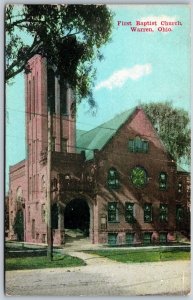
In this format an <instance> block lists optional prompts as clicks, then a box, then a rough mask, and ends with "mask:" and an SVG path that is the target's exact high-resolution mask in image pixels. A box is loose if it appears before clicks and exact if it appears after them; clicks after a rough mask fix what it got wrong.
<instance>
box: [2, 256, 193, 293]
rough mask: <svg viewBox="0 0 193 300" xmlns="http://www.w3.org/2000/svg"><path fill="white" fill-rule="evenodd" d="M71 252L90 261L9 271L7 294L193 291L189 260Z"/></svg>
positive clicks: (7, 275)
mask: <svg viewBox="0 0 193 300" xmlns="http://www.w3.org/2000/svg"><path fill="white" fill-rule="evenodd" d="M70 254H71V255H73V256H76V257H79V258H82V259H84V260H85V262H86V264H87V265H86V266H84V267H73V268H58V269H41V270H28V271H27V270H25V271H8V272H6V292H7V295H25V296H27V295H34V296H42V295H46V296H134V295H186V294H188V293H189V291H190V286H191V284H190V261H169V262H156V263H135V264H123V263H119V262H116V261H111V260H109V259H107V258H103V257H100V256H97V255H92V254H87V253H83V252H76V251H71V252H70Z"/></svg>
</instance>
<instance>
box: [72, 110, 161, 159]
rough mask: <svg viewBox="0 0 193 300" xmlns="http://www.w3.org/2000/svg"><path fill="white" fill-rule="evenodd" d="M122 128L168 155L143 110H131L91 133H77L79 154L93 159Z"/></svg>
mask: <svg viewBox="0 0 193 300" xmlns="http://www.w3.org/2000/svg"><path fill="white" fill-rule="evenodd" d="M121 128H123V130H126V131H127V132H128V131H129V134H131V137H135V136H140V137H142V138H144V139H146V140H148V141H150V142H151V143H152V144H153V145H154V146H155V147H156V148H159V149H162V151H163V152H165V153H167V151H166V149H165V146H164V144H163V143H162V141H161V140H160V138H159V137H158V134H157V132H156V130H155V129H154V127H153V125H152V124H151V122H150V120H149V118H148V117H147V116H146V114H145V112H144V111H143V109H141V108H134V109H130V110H127V111H125V112H124V113H121V114H118V115H116V116H115V117H114V118H113V119H111V120H109V121H108V122H105V123H103V124H101V125H100V126H98V127H96V128H94V129H92V130H90V131H87V132H80V133H78V132H77V148H78V152H79V153H80V152H81V151H82V150H84V151H85V155H86V160H90V159H93V156H94V154H93V150H94V149H98V150H102V149H103V148H104V147H105V146H106V145H107V144H108V143H109V141H110V140H112V138H113V137H115V136H116V135H117V134H118V131H119V130H120V129H121ZM127 138H129V136H127Z"/></svg>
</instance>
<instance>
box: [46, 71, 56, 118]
mask: <svg viewBox="0 0 193 300" xmlns="http://www.w3.org/2000/svg"><path fill="white" fill-rule="evenodd" d="M47 90H48V108H49V109H50V112H51V113H55V74H54V71H53V70H52V69H48V75H47Z"/></svg>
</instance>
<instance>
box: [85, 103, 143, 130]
mask: <svg viewBox="0 0 193 300" xmlns="http://www.w3.org/2000/svg"><path fill="white" fill-rule="evenodd" d="M137 108H138V106H135V107H133V108H130V109H127V110H125V111H123V112H120V113H118V114H116V115H115V116H114V117H112V118H111V119H109V120H107V121H105V122H103V123H101V124H100V125H98V126H96V127H94V128H92V129H90V130H88V131H86V132H85V133H89V132H91V131H92V130H95V129H97V128H104V129H112V130H114V128H108V127H103V125H104V124H106V123H108V122H110V121H112V120H113V119H115V118H117V117H119V116H120V115H122V114H126V113H128V112H129V111H132V110H133V111H134V110H136V109H137ZM85 133H83V134H85Z"/></svg>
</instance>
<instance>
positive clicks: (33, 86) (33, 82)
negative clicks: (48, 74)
mask: <svg viewBox="0 0 193 300" xmlns="http://www.w3.org/2000/svg"><path fill="white" fill-rule="evenodd" d="M35 101H36V100H35V77H34V76H33V81H32V113H33V116H35Z"/></svg>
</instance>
